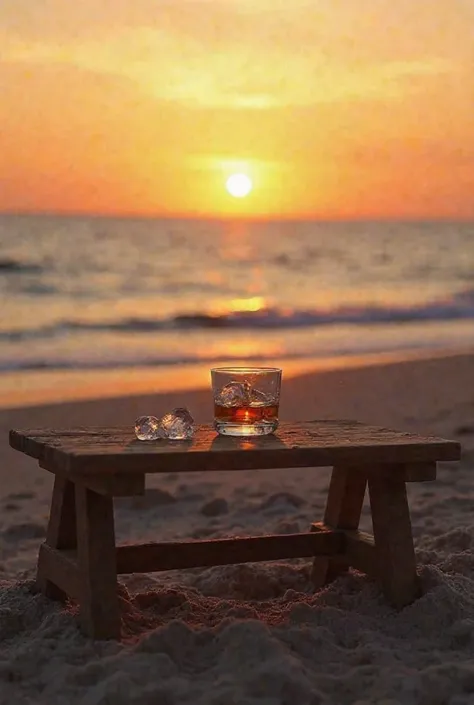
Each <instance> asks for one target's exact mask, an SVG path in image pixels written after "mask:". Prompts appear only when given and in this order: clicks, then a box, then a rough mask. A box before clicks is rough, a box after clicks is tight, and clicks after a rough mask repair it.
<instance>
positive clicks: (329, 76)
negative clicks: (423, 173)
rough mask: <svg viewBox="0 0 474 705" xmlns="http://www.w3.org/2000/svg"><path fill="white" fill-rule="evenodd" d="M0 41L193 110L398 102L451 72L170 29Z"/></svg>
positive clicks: (23, 53) (436, 61)
mask: <svg viewBox="0 0 474 705" xmlns="http://www.w3.org/2000/svg"><path fill="white" fill-rule="evenodd" d="M0 41H1V44H2V47H3V52H4V55H5V57H6V58H7V59H8V60H10V61H12V62H17V63H21V62H28V63H32V62H38V63H45V62H49V63H51V64H59V65H61V64H62V65H70V66H75V67H78V68H80V69H83V70H87V71H92V72H94V73H97V74H101V73H102V74H104V75H118V76H121V77H123V78H125V79H127V80H129V81H132V82H133V83H134V84H135V85H136V87H137V88H138V89H140V90H141V91H142V92H143V93H144V94H146V95H148V97H149V98H150V99H156V100H161V101H170V102H173V103H177V104H180V105H182V106H185V107H188V108H192V107H193V108H200V109H216V108H224V109H225V108H234V109H245V110H262V109H270V108H276V107H285V106H288V107H291V106H293V107H296V106H310V105H317V104H321V103H335V102H341V101H347V100H351V101H364V100H374V99H378V100H383V101H393V100H400V99H403V98H404V97H405V96H406V95H407V93H410V92H412V91H413V90H416V89H417V87H418V86H419V84H418V82H413V80H412V79H414V78H417V77H418V78H424V79H426V80H430V78H431V77H437V76H440V75H442V74H449V73H450V72H453V71H455V70H456V66H455V64H453V63H452V62H451V61H449V60H448V59H446V58H443V57H438V56H426V57H423V58H415V59H395V60H386V61H374V60H372V61H367V60H366V61H359V62H358V63H354V64H351V63H348V62H347V61H344V59H343V57H336V56H330V55H327V54H326V53H325V52H324V51H322V50H318V49H314V50H313V51H312V52H311V53H304V52H301V51H300V52H298V51H294V50H290V48H289V47H284V48H282V47H281V46H278V45H277V46H273V47H268V46H266V47H265V46H262V45H260V44H259V43H254V42H249V41H247V42H243V43H238V42H235V41H234V42H229V44H228V45H223V44H222V42H221V40H220V39H218V40H217V41H216V42H214V43H212V42H209V43H208V44H204V43H203V42H202V41H198V40H197V39H196V38H195V37H192V36H183V35H181V34H178V36H176V35H175V34H173V30H172V28H171V27H169V28H160V29H151V28H147V27H136V28H127V29H122V30H120V31H118V32H116V33H114V34H112V35H110V36H109V37H108V39H107V41H103V40H102V39H101V40H99V39H96V38H89V39H75V40H72V39H71V40H69V41H68V42H67V43H62V42H55V41H51V40H50V41H45V40H37V41H34V42H33V41H28V42H26V41H25V40H23V39H20V38H17V37H11V36H10V35H8V34H5V33H3V37H2V35H1V34H0Z"/></svg>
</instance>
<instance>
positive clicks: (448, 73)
mask: <svg viewBox="0 0 474 705" xmlns="http://www.w3.org/2000/svg"><path fill="white" fill-rule="evenodd" d="M473 27H474V0H438V1H435V0H311V1H306V0H80V2H79V1H78V2H69V1H68V0H41V1H40V0H2V1H1V3H0V210H1V211H14V212H16V211H58V212H90V213H105V214H108V213H117V214H120V213H127V214H146V215H151V214H157V215H159V214H166V215H172V214H177V215H184V216H188V215H206V216H209V215H210V216H221V215H224V216H231V215H240V216H247V217H248V216H250V217H255V216H267V215H269V216H272V217H279V216H284V217H318V218H364V217H376V218H378V217H400V218H411V217H416V218H418V217H427V218H437V217H453V218H471V217H474V41H473V39H472V36H473ZM235 172H243V173H245V174H247V175H248V176H250V178H251V179H252V180H253V183H254V189H253V191H252V192H251V193H250V195H249V196H247V197H246V198H232V196H230V195H229V194H228V193H227V192H226V190H225V182H226V179H227V178H228V176H229V175H231V174H232V173H235Z"/></svg>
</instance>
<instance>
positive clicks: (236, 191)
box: [225, 174, 253, 198]
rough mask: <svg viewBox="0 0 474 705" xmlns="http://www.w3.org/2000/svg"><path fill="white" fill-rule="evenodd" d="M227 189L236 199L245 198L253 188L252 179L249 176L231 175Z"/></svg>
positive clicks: (226, 185) (227, 182)
mask: <svg viewBox="0 0 474 705" xmlns="http://www.w3.org/2000/svg"><path fill="white" fill-rule="evenodd" d="M225 187H226V189H227V191H228V193H230V195H231V196H233V197H234V198H245V196H248V195H249V193H250V192H251V190H252V188H253V184H252V179H251V178H250V177H249V176H247V174H231V176H229V178H228V179H227V181H226V183H225Z"/></svg>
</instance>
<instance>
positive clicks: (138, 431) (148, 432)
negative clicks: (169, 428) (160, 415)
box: [135, 416, 163, 441]
mask: <svg viewBox="0 0 474 705" xmlns="http://www.w3.org/2000/svg"><path fill="white" fill-rule="evenodd" d="M135 435H136V437H137V438H138V440H139V441H156V440H157V439H158V438H163V431H162V429H161V427H160V419H157V418H156V416H139V417H138V419H136V421H135Z"/></svg>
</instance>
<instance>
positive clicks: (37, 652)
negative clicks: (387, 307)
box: [0, 353, 474, 705]
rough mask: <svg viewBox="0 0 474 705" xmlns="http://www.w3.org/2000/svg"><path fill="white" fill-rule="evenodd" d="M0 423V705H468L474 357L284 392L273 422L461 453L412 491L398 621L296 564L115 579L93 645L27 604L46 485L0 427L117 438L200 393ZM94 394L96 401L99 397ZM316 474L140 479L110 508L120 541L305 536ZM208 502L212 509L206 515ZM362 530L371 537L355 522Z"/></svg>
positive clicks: (356, 370)
mask: <svg viewBox="0 0 474 705" xmlns="http://www.w3.org/2000/svg"><path fill="white" fill-rule="evenodd" d="M124 391H126V394H127V395H126V396H125V395H124V396H117V395H115V397H114V398H102V399H98V400H95V399H94V400H76V401H74V400H71V401H67V402H66V403H62V404H48V405H42V406H30V407H20V406H18V405H15V408H9V409H4V410H1V411H0V468H1V469H0V472H1V480H2V483H1V497H0V502H1V513H0V579H1V581H2V584H1V588H0V640H1V651H0V682H1V686H0V703H2V704H3V703H9V705H11V703H15V705H17V704H18V705H21V704H22V703H47V704H48V705H56V704H58V705H59V704H60V703H61V704H62V703H68V704H73V703H80V704H81V705H105V704H106V703H107V704H108V703H110V704H112V703H113V705H122V704H123V705H125V704H126V705H129V704H134V703H136V704H140V705H151V704H152V703H159V704H160V705H161V704H163V705H181V704H183V705H184V704H188V703H189V704H191V703H192V704H193V705H280V704H282V705H287V704H288V705H290V704H291V705H293V704H294V703H296V702H297V703H299V704H300V705H306V704H308V705H319V704H326V703H327V704H329V703H337V705H345V704H347V705H349V704H350V705H353V704H354V705H355V704H356V703H357V705H363V704H364V705H367V704H368V703H384V704H385V705H389V704H390V705H397V704H399V705H412V704H413V705H415V704H420V705H464V704H466V705H467V704H468V703H473V702H474V666H473V663H474V661H473V658H474V521H473V518H472V502H473V497H474V492H473V489H472V471H473V469H474V468H473V466H474V354H470V353H459V354H451V355H446V356H444V357H443V356H437V357H432V358H429V359H424V358H420V359H410V360H406V361H398V362H396V361H386V362H383V363H381V364H373V365H362V364H361V365H359V366H353V367H350V368H343V367H342V366H340V367H339V368H338V369H332V370H331V369H320V370H319V371H312V372H310V373H305V374H300V375H297V376H294V377H290V378H288V379H285V381H284V385H283V397H282V404H281V418H282V419H283V420H295V421H297V420H304V419H314V418H351V419H357V420H360V421H365V422H370V423H373V424H376V425H383V426H389V427H392V428H396V429H400V430H409V431H414V432H424V433H429V434H434V435H439V436H442V437H445V438H452V439H456V440H459V441H460V442H461V443H462V446H463V457H462V460H461V462H460V463H459V464H456V463H454V464H452V463H450V464H441V465H440V467H439V472H438V479H437V481H436V482H434V483H427V484H423V485H410V487H409V499H410V506H411V517H412V524H413V532H414V536H415V541H416V549H417V560H418V563H419V571H420V577H421V582H422V586H423V596H422V597H421V598H420V600H418V601H417V602H416V603H414V604H413V605H411V606H409V607H407V608H405V609H404V610H402V611H401V612H400V613H397V612H395V611H394V610H393V609H391V608H390V607H389V606H387V604H386V603H385V601H384V599H383V597H382V596H381V594H380V593H379V591H378V589H377V588H376V586H375V585H374V584H373V583H372V582H371V581H370V580H369V579H368V578H367V577H366V576H365V575H362V574H359V573H356V572H351V573H349V574H348V575H347V576H344V577H342V578H340V579H338V580H337V581H336V582H335V583H333V584H332V585H330V586H328V587H327V588H326V589H324V590H323V591H320V592H318V593H313V591H312V589H311V584H310V581H309V565H310V564H309V562H308V561H305V560H298V561H288V562H279V563H273V564H270V563H268V564H263V563H262V564H247V565H240V566H228V567H225V566H224V567H219V568H212V569H200V570H191V571H182V572H178V571H177V572H170V573H165V574H156V575H132V576H128V577H127V578H124V579H121V581H120V582H121V598H122V610H123V612H122V613H123V632H124V639H123V641H122V642H121V643H118V642H109V643H99V642H96V643H93V642H91V641H90V640H87V639H86V638H84V637H83V636H81V634H80V633H79V631H78V629H77V626H76V621H75V616H74V615H75V606H74V605H72V604H70V605H67V606H62V605H59V604H56V603H53V602H50V601H48V600H47V599H45V598H44V597H43V596H41V595H37V594H35V593H34V592H33V591H32V587H33V578H34V570H35V561H36V556H37V551H38V546H39V544H40V542H41V541H42V540H43V538H44V535H45V529H46V523H47V518H48V512H49V502H50V491H51V487H52V477H51V476H50V475H49V474H48V473H47V472H45V471H44V470H40V469H39V468H38V467H37V465H36V463H35V462H34V461H33V460H31V459H29V458H27V457H26V456H23V455H21V454H19V453H17V452H14V451H12V450H11V449H10V448H9V447H8V430H9V429H10V428H38V427H65V426H78V425H84V426H85V425H117V426H126V425H132V424H133V422H134V419H135V417H136V416H138V415H141V414H146V413H150V414H155V415H159V414H161V413H164V412H165V411H167V410H169V409H171V408H173V407H175V406H184V405H185V406H188V408H189V409H190V410H191V411H192V413H193V415H194V417H195V419H196V420H197V421H198V422H206V421H210V420H211V414H212V410H211V398H210V393H209V391H208V390H207V389H197V390H195V391H189V390H188V391H187V390H184V389H180V390H179V391H176V392H174V393H173V392H164V393H161V394H159V393H158V394H154V395H144V394H142V393H141V392H142V388H140V394H136V395H133V394H132V393H131V392H132V390H130V389H129V388H128V387H127V388H125V387H124ZM98 393H99V392H98ZM328 477H329V470H328V469H323V470H320V471H317V470H301V469H299V470H295V469H288V470H279V471H253V472H241V473H213V474H206V473H202V474H201V473H195V474H193V475H192V476H191V475H189V476H187V475H186V474H184V473H183V474H179V475H164V476H153V477H152V478H150V481H149V484H148V488H147V492H146V495H145V497H144V498H143V499H141V498H140V499H139V500H127V499H122V500H120V501H117V508H116V529H117V536H118V539H119V540H120V541H123V542H126V541H130V540H135V539H136V540H144V541H146V540H158V539H163V540H167V539H179V538H189V537H194V538H204V537H208V536H212V537H219V536H232V535H245V534H263V533H266V532H275V533H284V532H293V531H300V530H301V531H304V530H306V529H307V528H308V527H309V525H310V523H311V522H312V521H314V520H319V518H320V517H321V514H322V511H323V508H324V498H325V492H326V489H327V482H328ZM217 500H219V501H217ZM362 526H363V528H366V529H370V526H369V523H368V514H367V511H365V512H364V516H363V522H362Z"/></svg>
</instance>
